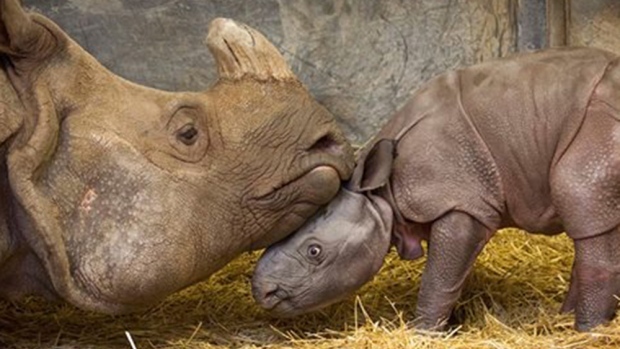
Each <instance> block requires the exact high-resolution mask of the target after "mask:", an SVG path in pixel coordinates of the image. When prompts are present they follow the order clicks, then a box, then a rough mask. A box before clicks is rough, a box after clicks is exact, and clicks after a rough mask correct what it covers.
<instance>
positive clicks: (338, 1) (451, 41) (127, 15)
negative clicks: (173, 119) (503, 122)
mask: <svg viewBox="0 0 620 349" xmlns="http://www.w3.org/2000/svg"><path fill="white" fill-rule="evenodd" d="M23 2H24V4H25V5H26V6H27V7H31V8H34V9H36V10H38V11H39V12H42V13H43V14H45V15H47V16H48V17H50V18H52V19H53V20H54V21H56V22H57V23H58V24H59V25H60V26H61V27H63V28H64V29H65V30H66V31H67V32H68V33H69V35H71V36H72V37H73V38H74V39H75V40H77V41H78V42H79V43H80V44H81V45H82V46H84V48H86V49H87V50H88V51H89V52H91V53H92V54H93V55H94V56H95V57H97V58H98V59H99V60H100V61H101V62H102V63H103V64H104V65H105V66H107V67H108V68H109V69H111V70H112V71H114V72H115V73H117V74H119V75H121V76H124V77H126V78H128V79H130V80H132V81H135V82H138V83H142V84H145V85H149V86H153V87H157V88H162V89H167V90H200V89H204V88H206V87H207V86H208V85H209V84H210V83H212V82H213V81H215V79H216V71H215V69H214V65H213V62H212V59H211V57H210V56H209V53H208V51H207V49H206V47H205V46H204V45H203V43H202V42H203V39H204V37H205V35H206V30H207V26H208V23H209V22H210V21H211V20H212V19H213V18H215V17H220V16H222V17H231V18H233V19H236V20H238V21H242V22H245V23H247V24H249V25H250V26H252V27H255V28H257V29H259V30H260V31H261V32H263V33H264V34H265V35H266V36H267V37H268V38H269V39H270V40H272V42H274V43H275V44H276V46H277V47H278V48H279V49H280V50H281V52H283V53H284V55H285V57H286V58H287V60H288V61H289V62H290V64H291V66H292V67H293V70H294V71H295V72H296V73H297V74H298V76H299V77H300V79H301V80H302V81H303V82H304V83H305V84H306V86H307V87H308V88H309V89H310V91H311V92H312V93H313V94H314V95H315V97H316V98H317V99H318V100H320V101H321V102H322V103H324V104H325V105H326V106H327V108H328V109H330V110H331V111H332V112H333V113H334V114H335V115H336V116H337V118H338V120H339V121H340V123H341V125H342V126H343V128H344V129H345V131H346V132H347V134H348V135H349V137H350V138H351V140H352V141H354V142H356V143H360V142H363V141H364V140H366V139H367V138H368V137H370V136H371V135H372V134H373V133H374V132H375V131H376V129H377V128H378V127H379V126H380V125H381V124H383V122H385V120H386V119H387V118H388V117H389V116H390V115H391V114H392V113H393V112H394V111H395V110H396V109H397V108H399V107H400V106H402V105H403V103H404V102H405V101H406V100H407V98H408V96H409V95H410V94H411V92H412V91H413V90H414V89H415V88H416V87H417V86H419V85H420V84H421V83H422V82H423V81H426V80H428V79H429V78H430V77H432V76H434V75H436V74H438V73H439V72H442V71H444V70H446V69H450V68H454V67H457V66H461V65H465V64H471V63H474V62H478V61H481V60H484V59H488V58H491V57H497V56H502V55H505V54H506V53H508V52H509V51H511V50H512V48H513V47H514V42H515V40H514V35H515V34H514V31H513V30H512V28H513V25H512V21H511V13H512V11H511V7H512V6H513V1H507V0H473V1H471V0H469V1H466V0H363V1H360V0H281V1H277V0H252V1H242V0H149V1H139V0H105V1H103V0H23Z"/></svg>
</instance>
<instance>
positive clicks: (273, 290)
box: [252, 283, 288, 310]
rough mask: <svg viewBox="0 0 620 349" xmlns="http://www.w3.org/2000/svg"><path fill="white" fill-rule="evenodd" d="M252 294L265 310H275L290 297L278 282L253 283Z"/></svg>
mask: <svg viewBox="0 0 620 349" xmlns="http://www.w3.org/2000/svg"><path fill="white" fill-rule="evenodd" d="M252 295H253V296H254V299H255V300H256V302H257V303H258V304H259V305H260V306H261V307H262V308H263V309H265V310H274V309H275V308H277V307H278V305H280V304H281V303H282V302H283V301H285V300H287V299H288V293H287V292H286V291H285V290H284V289H282V288H281V287H280V286H278V285H277V284H273V283H270V284H266V285H253V286H252Z"/></svg>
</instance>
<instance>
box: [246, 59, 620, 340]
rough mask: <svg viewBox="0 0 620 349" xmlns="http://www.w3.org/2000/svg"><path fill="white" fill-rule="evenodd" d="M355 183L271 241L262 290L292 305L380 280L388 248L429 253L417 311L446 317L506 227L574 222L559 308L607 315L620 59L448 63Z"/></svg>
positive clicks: (619, 249) (313, 303)
mask: <svg viewBox="0 0 620 349" xmlns="http://www.w3.org/2000/svg"><path fill="white" fill-rule="evenodd" d="M348 187H349V188H350V189H351V190H352V191H353V192H349V191H346V190H341V193H340V194H339V196H338V197H337V198H336V199H335V200H334V201H333V202H332V203H331V204H330V205H329V206H328V207H327V209H325V210H324V211H322V213H321V214H319V215H318V216H315V218H313V219H312V220H311V221H309V222H308V223H306V225H305V226H304V227H302V228H301V229H300V230H299V231H298V232H297V233H295V234H294V235H293V236H291V237H289V238H288V239H287V240H285V241H283V242H281V243H279V244H276V245H274V246H273V247H271V248H269V249H268V250H267V251H266V252H265V254H264V255H263V257H262V259H261V260H260V261H259V264H258V266H257V269H256V273H255V275H254V279H253V287H254V296H255V298H256V299H257V301H258V302H259V303H260V304H261V305H263V306H264V307H266V308H272V309H274V310H275V311H277V312H279V313H280V314H283V315H292V314H296V313H300V312H304V311H307V310H312V309H316V308H317V307H319V306H322V305H325V304H328V303H330V301H333V300H335V299H338V298H340V297H342V296H344V295H346V293H349V292H351V291H353V290H354V289H355V288H357V287H359V286H361V285H362V284H363V283H364V282H366V281H367V280H369V279H370V277H371V276H372V274H373V273H375V272H376V271H377V270H378V268H379V266H380V264H381V259H382V257H383V256H384V255H385V253H386V251H387V249H388V248H387V246H388V244H389V243H387V242H386V241H387V237H386V236H389V235H391V240H392V242H393V244H394V245H395V246H396V248H397V250H398V252H399V254H400V256H401V257H403V258H405V259H415V258H419V257H421V256H422V255H423V253H424V252H423V250H422V247H421V245H420V242H421V241H422V240H428V241H429V247H428V262H427V263H426V266H425V269H424V272H423V274H422V280H421V288H420V293H419V295H418V302H417V309H416V317H417V319H416V323H417V324H418V326H419V327H421V328H425V329H443V328H445V324H446V319H447V318H448V317H449V315H450V313H451V311H452V309H453V307H454V305H455V303H456V301H457V299H458V298H459V295H460V293H461V290H462V288H463V284H464V281H465V279H466V277H467V275H468V273H469V272H470V270H471V269H472V265H473V263H474V260H475V259H476V257H477V255H478V254H479V253H480V251H481V250H482V248H483V247H484V245H485V244H486V243H487V241H488V240H489V239H490V238H491V236H492V235H493V233H494V232H495V231H496V230H498V229H500V228H503V227H509V226H510V227H519V228H522V229H525V230H527V231H530V232H543V233H545V234H549V235H553V234H559V233H561V232H563V231H566V233H567V234H568V236H569V237H571V238H572V239H573V241H574V246H575V260H574V264H573V270H572V276H571V282H570V287H569V290H568V295H567V297H566V299H565V301H564V305H563V306H562V311H565V312H567V311H573V310H574V311H575V313H576V321H575V327H576V328H577V329H578V330H582V331H583V330H588V329H591V328H592V327H594V326H597V325H599V324H603V323H606V322H607V321H609V320H610V319H611V318H612V317H613V315H614V313H615V309H616V306H617V299H616V298H615V297H616V296H617V295H618V294H619V292H620V277H619V275H618V274H619V271H620V207H619V206H620V58H619V57H618V56H617V55H614V54H611V53H609V52H605V51H600V50H594V49H585V48H580V49H561V50H549V51H544V52H538V53H530V54H523V55H520V56H516V57H513V58H508V59H502V60H498V61H493V62H486V63H483V64H478V65H475V66H471V67H469V68H465V69H462V70H458V71H453V72H448V73H445V74H443V75H440V76H438V77H437V78H435V79H433V80H431V81H430V82H428V83H427V84H426V85H424V86H423V87H422V88H421V89H419V90H418V91H417V92H416V93H415V94H414V96H413V98H412V100H411V101H410V102H409V103H408V104H406V105H405V107H404V108H403V109H402V110H401V111H399V112H398V113H397V114H396V115H395V116H394V117H393V118H392V119H391V120H390V121H389V122H388V123H387V124H386V125H385V126H384V127H383V129H382V130H381V131H380V132H379V134H378V135H377V136H376V137H375V138H374V140H373V141H372V142H370V143H369V144H368V145H367V146H366V147H364V149H362V150H361V152H360V155H359V158H358V163H357V166H356V168H355V170H354V174H353V177H352V179H351V182H350V183H349V185H348Z"/></svg>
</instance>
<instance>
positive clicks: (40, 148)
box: [0, 0, 80, 304]
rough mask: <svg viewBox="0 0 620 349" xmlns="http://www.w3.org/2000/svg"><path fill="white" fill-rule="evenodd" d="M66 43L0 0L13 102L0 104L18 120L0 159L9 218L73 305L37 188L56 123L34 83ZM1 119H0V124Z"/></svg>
mask: <svg viewBox="0 0 620 349" xmlns="http://www.w3.org/2000/svg"><path fill="white" fill-rule="evenodd" d="M67 40H68V39H67V37H66V35H65V34H64V33H63V32H62V31H61V30H60V28H58V27H57V26H56V25H55V24H54V23H53V22H51V21H50V20H48V19H46V18H45V17H43V16H40V15H37V14H32V13H28V12H26V11H24V9H23V8H22V7H21V5H20V3H19V1H18V0H0V58H2V60H1V64H2V65H3V68H4V69H6V71H7V73H8V76H9V79H10V80H11V83H12V84H13V86H14V90H15V91H16V92H17V95H19V100H17V97H16V96H14V95H12V94H11V93H8V94H7V96H4V98H10V99H9V101H10V102H6V101H5V102H6V103H10V107H11V108H12V110H13V112H14V115H13V116H14V117H19V118H20V119H21V120H22V121H21V127H20V130H19V133H18V134H17V135H16V136H15V137H14V139H13V141H12V142H11V144H10V146H9V150H8V153H7V155H6V163H7V173H8V180H9V184H10V187H11V192H12V195H11V199H12V200H13V203H14V204H15V206H14V207H15V212H14V214H15V215H16V216H17V217H19V219H17V222H18V224H19V229H20V231H21V232H22V233H23V234H22V235H23V238H24V239H26V241H27V243H28V245H29V246H30V248H32V250H33V251H34V252H35V253H36V254H37V256H38V257H39V259H40V261H41V262H42V263H43V264H44V265H45V267H46V270H47V271H48V275H49V276H50V278H51V280H52V283H53V284H54V287H55V289H56V291H57V292H58V294H60V296H61V297H63V298H65V299H67V300H69V301H72V302H74V303H75V300H76V297H77V296H76V295H78V294H79V292H80V291H78V288H77V287H76V285H75V284H74V283H73V281H72V278H71V275H70V272H69V260H68V257H67V253H66V250H65V246H64V244H63V242H62V238H61V233H62V230H61V226H60V223H59V222H58V217H60V212H59V209H58V207H57V206H56V205H55V203H54V202H53V200H51V198H50V197H49V196H48V195H45V192H44V190H43V189H42V188H41V187H40V178H41V176H42V173H43V172H44V171H43V170H44V167H45V164H46V163H47V162H48V161H49V160H50V159H51V158H52V156H53V153H54V151H55V149H56V144H57V141H58V136H59V124H60V123H59V118H58V115H57V111H56V108H55V106H54V102H53V99H52V96H51V93H50V91H49V89H48V88H47V86H46V85H45V84H43V83H38V82H37V77H36V75H37V74H38V72H39V71H40V69H43V68H45V67H46V66H47V62H49V60H50V59H52V58H53V57H52V56H55V55H56V54H57V53H58V52H59V51H61V50H62V49H63V47H66V43H67ZM13 102H14V103H13ZM4 116H5V115H4V114H2V113H0V119H2V117H4ZM0 121H1V120H0ZM76 304H79V303H76Z"/></svg>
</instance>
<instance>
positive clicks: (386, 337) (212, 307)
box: [0, 229, 620, 349]
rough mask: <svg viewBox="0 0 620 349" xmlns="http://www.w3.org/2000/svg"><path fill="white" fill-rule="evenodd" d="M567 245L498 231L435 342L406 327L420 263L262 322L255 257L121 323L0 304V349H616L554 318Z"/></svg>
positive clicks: (602, 333) (617, 334)
mask: <svg viewBox="0 0 620 349" xmlns="http://www.w3.org/2000/svg"><path fill="white" fill-rule="evenodd" d="M572 254H573V251H572V243H571V242H570V240H569V239H568V238H567V237H566V236H564V235H562V236H556V237H545V236H537V235H529V234H525V233H523V232H521V231H518V230H515V229H507V230H504V231H501V232H499V233H498V234H497V235H496V236H495V237H494V238H493V239H492V241H491V242H490V243H489V245H488V246H487V247H486V248H485V250H484V251H483V253H482V255H481V256H480V257H479V258H478V261H477V263H476V266H475V270H474V272H473V274H472V275H471V277H470V279H469V280H468V283H467V285H466V289H465V292H464V294H463V295H462V297H461V298H460V302H459V304H458V306H457V309H456V311H455V314H454V317H455V319H456V320H457V323H458V324H459V326H458V327H456V328H454V330H453V331H452V332H450V333H447V334H444V335H435V336H428V335H421V334H417V333H416V332H415V331H414V330H412V329H410V328H409V327H408V326H407V322H408V321H410V320H411V319H413V314H414V309H415V301H416V295H417V291H418V288H419V283H420V274H421V272H422V268H423V265H424V261H418V262H407V261H401V260H399V258H398V256H397V255H396V254H395V253H391V254H390V255H389V256H388V258H387V260H386V263H385V265H384V267H383V269H382V271H381V272H380V273H379V274H378V275H377V277H376V278H375V279H374V280H373V281H372V282H371V283H369V284H368V285H366V286H365V287H364V288H363V289H362V290H360V291H359V292H358V294H357V296H353V297H351V298H350V299H348V300H347V301H345V302H342V303H339V304H336V305H333V306H331V307H329V308H327V309H325V310H323V311H321V312H318V313H314V314H309V315H306V316H301V317H298V318H294V319H288V320H278V319H271V318H270V317H269V316H268V315H267V314H265V313H264V312H263V311H262V310H261V309H259V308H258V307H257V306H256V305H255V304H254V302H253V300H252V297H251V294H250V278H251V275H252V270H253V266H254V264H255V262H256V259H257V258H258V256H259V254H258V253H252V254H248V255H245V256H242V257H241V258H239V259H237V260H236V261H234V262H233V263H231V264H230V265H228V266H227V267H226V268H225V269H224V270H222V271H221V272H219V273H218V274H216V275H215V276H213V277H212V278H211V279H210V280H209V281H207V282H204V283H201V284H199V285H196V286H194V287H191V288H189V289H187V290H184V291H182V292H179V293H177V294H175V295H172V296H171V297H169V298H168V299H167V300H166V301H165V302H163V303H161V304H159V305H157V306H155V307H153V308H151V309H150V310H148V311H146V312H144V313H140V314H133V315H127V316H108V315H102V314H96V313H92V312H86V311H81V310H79V309H76V308H74V307H72V306H70V305H67V304H51V303H49V302H46V301H43V300H41V299H37V298H29V299H26V300H24V301H21V302H19V303H8V302H2V303H0V347H2V348H54V347H56V348H131V347H130V345H129V342H128V341H127V338H126V337H125V331H128V332H129V333H130V334H131V336H132V338H133V339H134V341H135V343H136V346H137V348H139V349H146V348H292V347H294V348H319V349H327V348H387V349H391V348H519V349H525V348H567V349H568V348H617V347H618V346H619V345H620V322H619V321H617V320H616V321H614V322H612V324H611V325H609V326H606V327H602V328H597V329H596V330H595V331H594V332H592V333H578V332H575V331H574V330H573V329H572V324H573V317H572V315H559V314H558V309H559V308H560V305H561V302H562V300H563V297H564V294H565V293H566V290H567V287H568V279H569V271H570V266H571V264H572Z"/></svg>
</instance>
